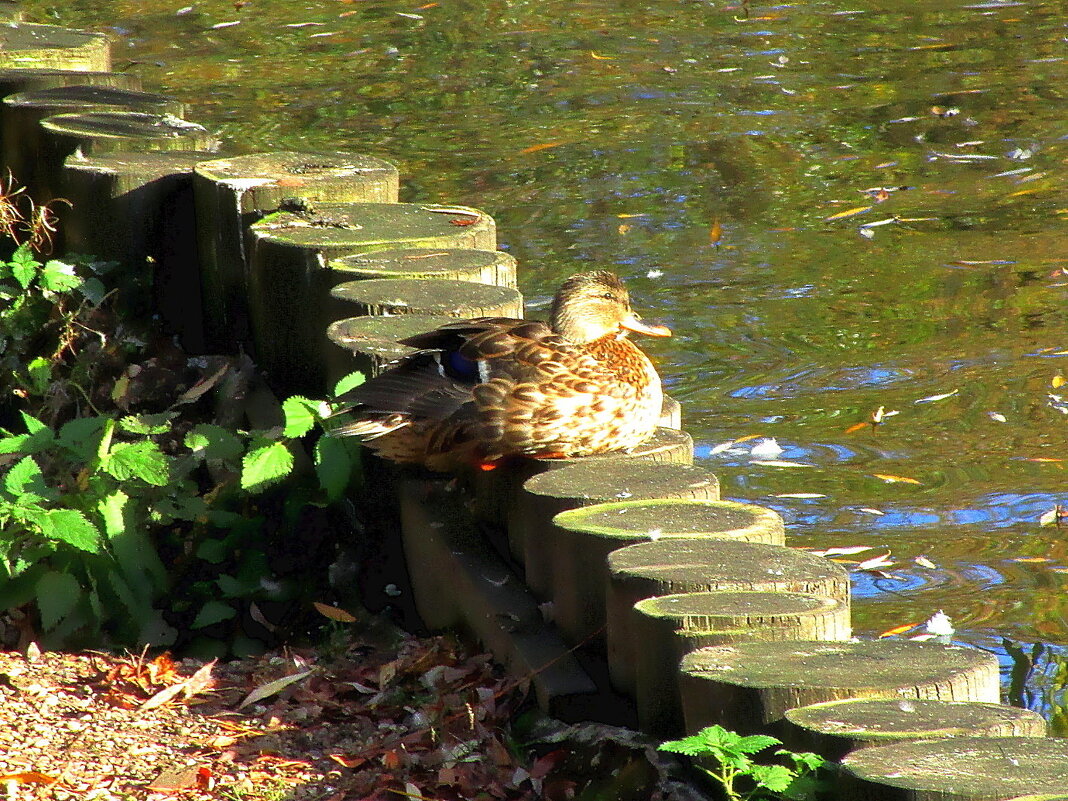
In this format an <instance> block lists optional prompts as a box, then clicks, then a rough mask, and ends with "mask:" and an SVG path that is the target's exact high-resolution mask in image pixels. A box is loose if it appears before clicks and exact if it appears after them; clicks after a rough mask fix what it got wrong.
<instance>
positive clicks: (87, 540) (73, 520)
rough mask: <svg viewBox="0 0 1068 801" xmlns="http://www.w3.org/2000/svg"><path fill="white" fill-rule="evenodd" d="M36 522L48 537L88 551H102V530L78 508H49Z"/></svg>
mask: <svg viewBox="0 0 1068 801" xmlns="http://www.w3.org/2000/svg"><path fill="white" fill-rule="evenodd" d="M34 522H36V523H37V525H38V526H39V527H40V529H41V535H42V536H43V537H45V538H46V539H49V540H54V541H59V542H65V543H67V544H68V545H72V546H74V547H75V548H78V549H79V550H82V551H86V552H88V553H100V551H101V546H100V531H99V530H97V527H96V526H94V525H93V524H92V523H90V522H89V519H88V518H86V516H85V515H83V514H82V513H81V512H79V511H77V510H76V509H48V510H47V511H45V512H43V513H42V514H40V515H37V516H36V518H35V521H34Z"/></svg>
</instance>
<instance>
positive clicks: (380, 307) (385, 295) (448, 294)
mask: <svg viewBox="0 0 1068 801" xmlns="http://www.w3.org/2000/svg"><path fill="white" fill-rule="evenodd" d="M329 297H330V300H331V301H332V303H331V304H330V314H331V315H332V316H333V317H334V318H335V319H344V318H346V317H397V316H400V315H404V314H418V315H428V314H429V315H434V316H438V317H449V318H453V319H459V320H466V319H470V318H473V317H522V316H523V296H522V295H520V294H519V292H518V290H515V289H512V288H510V287H504V286H493V285H491V284H477V283H472V282H471V281H455V280H452V279H448V278H372V279H370V280H367V281H346V282H345V283H343V284H338V285H337V286H335V287H334V288H333V289H332V290H330V296H329Z"/></svg>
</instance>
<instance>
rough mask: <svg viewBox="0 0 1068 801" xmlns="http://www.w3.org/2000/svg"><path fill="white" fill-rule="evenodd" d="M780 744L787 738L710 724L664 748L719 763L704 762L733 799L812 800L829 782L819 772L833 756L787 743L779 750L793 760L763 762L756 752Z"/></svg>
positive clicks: (742, 800) (663, 748)
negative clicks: (800, 749)
mask: <svg viewBox="0 0 1068 801" xmlns="http://www.w3.org/2000/svg"><path fill="white" fill-rule="evenodd" d="M775 745H782V741H781V740H777V739H775V738H774V737H769V736H767V735H763V734H753V735H750V736H748V737H743V736H742V735H740V734H737V733H736V732H733V731H729V730H727V729H724V728H723V727H722V726H709V727H707V728H705V729H702V730H701V731H699V732H698V733H697V734H694V735H692V736H690V737H685V738H683V739H682V740H671V741H669V742H666V743H662V744H661V745H660V750H661V751H671V752H673V753H676V754H685V755H686V756H691V757H696V758H698V759H699V760H700V761H710V762H711V763H713V764H714V767H713V768H706V767H704V766H701V770H702V771H704V772H705V773H707V774H708V775H709V776H710V777H711V778H712V779H713V780H715V781H716V782H717V783H718V784H720V785H721V786H722V787H723V790H724V792H725V793H726V795H727V798H728V799H729V801H772V800H773V799H788V800H789V801H808V799H813V798H816V797H818V794H819V792H820V791H821V790H823V789H825V787H824V782H822V781H821V780H820V778H819V776H818V775H817V774H818V772H819V771H820V770H821V769H822V768H826V767H827V766H828V765H827V761H826V760H825V759H824V758H823V757H821V756H820V755H819V754H811V753H795V752H793V751H788V750H786V749H779V750H777V751H776V752H775V755H776V756H779V757H782V758H784V759H785V760H787V761H788V762H789V763H790V765H789V766H787V765H761V764H759V763H758V762H756V761H754V760H753V758H752V755H753V754H756V753H759V752H760V751H763V750H764V749H766V748H770V747H772V746H775Z"/></svg>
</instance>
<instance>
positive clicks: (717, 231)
mask: <svg viewBox="0 0 1068 801" xmlns="http://www.w3.org/2000/svg"><path fill="white" fill-rule="evenodd" d="M721 239H723V226H722V225H720V222H719V217H716V219H714V220H713V221H712V228H711V229H709V232H708V241H709V243H710V244H712V245H715V246H716V247H717V248H718V247H719V241H720V240H721Z"/></svg>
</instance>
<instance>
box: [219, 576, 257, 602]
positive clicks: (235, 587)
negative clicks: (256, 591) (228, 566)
mask: <svg viewBox="0 0 1068 801" xmlns="http://www.w3.org/2000/svg"><path fill="white" fill-rule="evenodd" d="M215 583H216V584H218V585H219V589H220V590H222V594H223V597H225V598H241V597H243V596H245V595H248V592H249V587H248V586H246V585H245V583H244V582H243V581H240V580H239V579H236V578H234V577H233V576H227V575H226V574H225V573H224V574H222V575H221V576H219V577H218V578H217V579H215Z"/></svg>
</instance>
